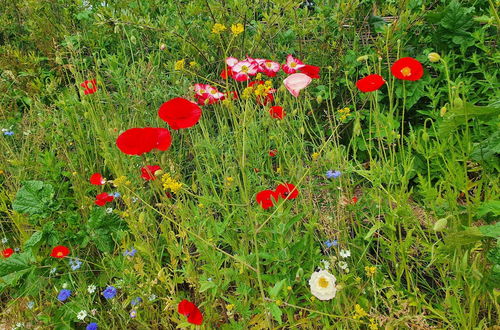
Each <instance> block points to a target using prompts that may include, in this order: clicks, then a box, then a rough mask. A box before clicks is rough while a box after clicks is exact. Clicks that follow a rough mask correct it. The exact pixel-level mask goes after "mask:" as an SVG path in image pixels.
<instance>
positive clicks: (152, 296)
mask: <svg viewBox="0 0 500 330" xmlns="http://www.w3.org/2000/svg"><path fill="white" fill-rule="evenodd" d="M155 299H156V295H155V294H152V295H150V296H149V297H148V300H149V301H153V300H155Z"/></svg>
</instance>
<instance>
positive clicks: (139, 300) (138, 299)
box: [130, 297, 142, 306]
mask: <svg viewBox="0 0 500 330" xmlns="http://www.w3.org/2000/svg"><path fill="white" fill-rule="evenodd" d="M141 301H142V299H141V297H137V298H135V299H134V300H132V301H131V302H130V305H132V306H135V305H138V304H139V303H140V302H141Z"/></svg>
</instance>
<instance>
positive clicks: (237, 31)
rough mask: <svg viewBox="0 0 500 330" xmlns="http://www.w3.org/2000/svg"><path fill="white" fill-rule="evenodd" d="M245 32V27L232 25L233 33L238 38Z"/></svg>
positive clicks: (239, 24)
mask: <svg viewBox="0 0 500 330" xmlns="http://www.w3.org/2000/svg"><path fill="white" fill-rule="evenodd" d="M243 31H245V27H244V26H243V24H241V23H238V24H233V25H231V32H233V34H234V35H235V36H237V35H238V34H240V33H243Z"/></svg>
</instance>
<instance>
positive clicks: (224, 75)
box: [220, 67, 233, 80]
mask: <svg viewBox="0 0 500 330" xmlns="http://www.w3.org/2000/svg"><path fill="white" fill-rule="evenodd" d="M232 75H233V70H231V68H230V67H228V68H227V69H224V70H222V72H221V73H220V77H221V78H222V79H224V80H226V79H227V78H228V77H231V76H232Z"/></svg>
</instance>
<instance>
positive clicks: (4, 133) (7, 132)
mask: <svg viewBox="0 0 500 330" xmlns="http://www.w3.org/2000/svg"><path fill="white" fill-rule="evenodd" d="M3 135H8V136H12V135H14V132H13V131H4V132H3Z"/></svg>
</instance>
